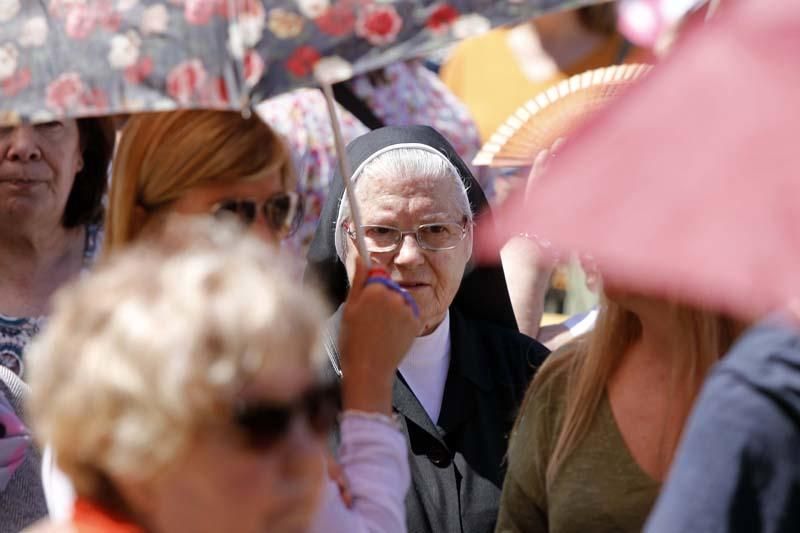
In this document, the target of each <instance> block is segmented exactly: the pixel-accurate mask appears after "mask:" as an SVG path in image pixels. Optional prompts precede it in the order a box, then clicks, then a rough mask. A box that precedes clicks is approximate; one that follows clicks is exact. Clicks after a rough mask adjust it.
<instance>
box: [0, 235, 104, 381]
mask: <svg viewBox="0 0 800 533" xmlns="http://www.w3.org/2000/svg"><path fill="white" fill-rule="evenodd" d="M102 239H103V232H102V229H101V227H100V225H96V224H91V225H88V226H86V245H85V247H84V251H83V270H84V271H85V270H88V269H89V268H90V267H91V266H92V264H93V263H94V259H95V257H96V255H97V251H98V249H99V248H100V243H101V242H102ZM45 318H46V317H44V316H34V317H13V316H7V315H4V314H2V313H0V365H2V366H4V367H6V368H8V369H10V370H11V371H13V372H14V373H15V374H17V375H18V376H23V375H24V372H25V364H24V362H23V355H24V352H25V347H26V346H27V345H28V343H29V342H30V341H31V339H32V338H33V337H34V336H36V334H37V333H39V330H40V329H41V328H42V326H43V325H44V322H45Z"/></svg>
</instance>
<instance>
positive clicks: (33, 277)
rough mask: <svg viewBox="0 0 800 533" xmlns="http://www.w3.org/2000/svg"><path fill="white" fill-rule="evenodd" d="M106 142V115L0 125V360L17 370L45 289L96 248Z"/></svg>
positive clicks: (43, 308) (108, 150)
mask: <svg viewBox="0 0 800 533" xmlns="http://www.w3.org/2000/svg"><path fill="white" fill-rule="evenodd" d="M113 147H114V130H113V127H112V125H111V122H110V121H109V120H107V119H96V118H92V119H81V120H77V121H76V120H62V121H54V122H47V123H44V124H35V125H29V124H24V125H19V126H16V127H13V128H12V127H2V128H0V251H1V252H2V253H1V254H0V255H1V256H2V259H1V260H0V365H2V366H5V367H7V368H9V369H11V370H12V371H13V372H14V373H16V374H18V375H20V376H21V375H23V373H24V362H23V361H24V359H23V352H24V349H25V346H26V345H27V343H28V342H29V341H30V339H31V337H33V336H34V335H35V334H36V333H37V332H38V331H39V328H40V327H41V324H42V322H43V318H44V316H45V315H46V314H47V309H48V302H49V300H50V296H51V294H52V293H53V292H54V291H55V290H56V289H57V288H58V287H59V286H60V285H62V284H63V283H64V282H65V281H67V280H69V279H70V278H73V277H75V276H76V275H77V274H78V273H79V272H80V271H81V270H83V269H84V268H85V267H86V266H87V265H88V264H89V263H91V261H92V258H93V257H94V254H95V251H96V250H97V240H98V233H99V226H98V223H99V222H100V219H101V216H102V199H103V195H104V194H105V191H106V183H107V170H108V165H109V162H110V160H111V155H112V152H113Z"/></svg>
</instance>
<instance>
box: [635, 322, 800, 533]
mask: <svg viewBox="0 0 800 533" xmlns="http://www.w3.org/2000/svg"><path fill="white" fill-rule="evenodd" d="M796 320H800V316H798V317H796ZM646 531H647V532H648V533H672V532H674V533H678V532H683V531H704V532H707V533H717V532H718V533H723V532H726V533H728V532H730V533H733V532H737V533H738V532H742V533H744V532H748V533H752V532H763V533H788V532H790V531H800V333H798V331H797V323H795V324H790V323H788V322H785V321H784V322H781V321H780V320H777V319H773V320H771V321H767V322H764V323H762V324H761V325H759V326H757V327H755V328H753V329H752V330H750V331H749V332H748V333H747V334H746V335H745V336H744V337H743V338H742V340H741V341H740V342H739V343H738V344H737V345H736V346H734V348H733V349H732V350H731V352H730V353H729V354H728V355H727V356H726V357H725V358H724V359H723V361H722V362H721V363H720V364H719V365H718V366H717V367H716V369H715V370H714V372H713V373H712V374H711V377H709V379H708V381H707V382H706V385H705V387H704V388H703V391H702V394H701V395H700V399H699V400H698V402H697V406H696V408H695V410H694V413H693V414H692V416H691V418H690V419H689V423H688V425H687V428H686V431H685V435H684V438H683V441H682V443H681V446H680V448H679V449H678V455H677V457H676V459H675V464H674V465H673V468H672V472H671V473H670V476H669V479H668V481H667V483H666V485H665V486H664V490H663V492H662V494H661V497H660V498H659V500H658V503H657V505H656V508H655V511H654V512H653V515H652V516H651V517H650V521H649V522H648V526H647V528H646Z"/></svg>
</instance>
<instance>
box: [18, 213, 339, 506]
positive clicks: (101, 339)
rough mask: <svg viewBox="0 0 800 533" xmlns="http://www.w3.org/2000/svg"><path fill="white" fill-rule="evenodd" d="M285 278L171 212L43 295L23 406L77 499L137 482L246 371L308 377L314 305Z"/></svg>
mask: <svg viewBox="0 0 800 533" xmlns="http://www.w3.org/2000/svg"><path fill="white" fill-rule="evenodd" d="M289 272H290V269H289V268H286V266H285V265H284V264H283V261H282V260H279V259H278V258H277V257H276V254H275V251H274V250H270V249H268V248H266V247H265V246H264V245H263V244H262V243H260V242H258V241H256V240H255V239H254V238H252V237H247V236H245V235H243V234H242V233H241V232H240V231H239V230H238V229H235V228H232V227H228V226H226V225H224V224H223V225H220V223H219V222H218V221H213V222H212V221H204V222H198V221H194V222H192V223H189V222H187V221H186V220H181V221H178V222H176V221H172V222H171V223H169V224H168V225H167V228H166V229H165V232H164V233H163V234H162V235H161V236H160V237H159V238H158V240H157V241H150V242H143V243H141V244H138V245H133V246H132V247H131V248H130V249H128V250H124V251H122V252H120V253H119V254H118V255H117V256H115V257H114V258H112V259H111V260H110V261H109V262H108V263H106V264H104V265H101V266H100V267H99V268H98V270H97V271H95V272H94V273H92V274H91V275H89V276H87V277H85V278H84V279H82V280H80V281H78V282H77V283H75V284H73V285H71V286H69V287H66V288H64V289H62V290H60V291H59V292H58V293H57V295H56V296H55V299H54V308H53V313H52V315H51V317H50V319H49V323H48V325H47V327H46V328H45V331H44V332H43V333H42V334H41V335H40V336H39V337H38V338H37V339H36V341H35V342H34V343H33V344H32V345H31V348H30V352H29V354H28V355H27V357H28V358H29V361H30V367H29V368H30V375H29V378H30V384H31V390H32V394H31V396H30V401H29V405H28V407H29V410H30V414H31V416H32V420H33V427H34V431H35V433H36V436H37V438H38V439H39V441H40V442H46V443H48V444H50V445H51V446H52V448H53V450H54V453H55V456H56V457H57V460H58V464H59V466H60V467H61V469H62V470H63V471H64V472H65V473H66V474H67V475H68V476H69V477H70V479H71V480H72V482H73V483H74V485H75V488H76V491H77V493H78V495H79V496H82V497H85V498H90V499H97V498H102V497H103V492H104V491H107V490H108V483H109V480H110V479H111V478H115V477H116V478H126V479H138V480H147V479H150V478H151V477H152V476H154V475H155V474H156V473H157V472H158V471H159V469H161V468H163V467H165V466H166V465H168V464H169V463H170V462H171V461H173V460H175V459H176V458H177V457H179V454H181V453H182V452H183V450H184V449H185V448H186V446H187V445H188V444H189V443H190V442H191V441H192V439H193V438H195V437H196V436H197V435H198V434H199V433H200V432H201V431H202V430H203V428H205V427H208V426H207V424H208V423H209V421H214V420H219V419H220V416H225V415H227V414H228V413H229V412H230V408H231V404H232V402H233V401H234V396H235V395H236V394H237V393H238V391H239V390H240V389H241V387H243V386H244V384H245V383H247V382H248V381H249V380H251V379H252V378H253V377H254V376H255V375H256V373H258V375H264V372H270V370H271V369H275V368H276V367H278V366H280V365H285V364H287V362H292V363H298V362H299V363H300V364H302V365H306V364H307V365H309V366H310V367H311V368H312V369H314V370H316V371H318V372H319V371H321V368H322V365H323V362H324V355H323V351H322V350H321V345H320V342H319V341H320V333H321V328H322V324H323V320H324V317H325V316H326V310H325V307H324V305H323V303H322V300H321V299H320V297H319V296H318V295H317V294H316V293H315V292H312V291H310V290H309V289H305V288H303V287H301V286H299V285H298V283H296V282H295V281H294V280H293V279H292V275H291V274H290V273H289Z"/></svg>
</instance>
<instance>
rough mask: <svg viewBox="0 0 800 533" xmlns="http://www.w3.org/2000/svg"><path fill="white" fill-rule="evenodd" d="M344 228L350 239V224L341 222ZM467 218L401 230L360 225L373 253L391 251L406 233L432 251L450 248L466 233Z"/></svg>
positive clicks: (351, 231) (390, 227) (353, 237)
mask: <svg viewBox="0 0 800 533" xmlns="http://www.w3.org/2000/svg"><path fill="white" fill-rule="evenodd" d="M343 227H344V230H345V231H346V232H347V234H348V235H349V236H350V238H351V239H355V237H356V234H355V231H354V230H353V228H352V227H351V224H350V223H349V222H347V221H345V222H343ZM468 227H469V220H468V219H467V218H466V217H464V219H463V220H462V221H461V222H432V223H429V224H420V225H419V226H417V227H416V228H415V229H410V230H401V229H399V228H395V227H394V226H382V225H372V224H365V225H363V226H361V229H362V230H363V232H364V241H365V242H366V245H367V250H368V251H370V252H374V253H386V252H393V251H395V250H396V249H397V247H398V246H399V245H400V243H401V242H403V238H404V237H405V236H406V235H414V236H415V237H416V239H417V244H418V245H419V247H420V248H423V249H425V250H430V251H433V252H440V251H443V250H452V249H453V248H455V247H456V246H458V243H459V242H461V241H463V240H464V237H466V235H467V228H468Z"/></svg>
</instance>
